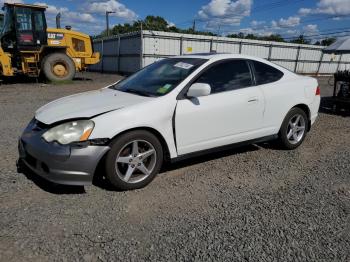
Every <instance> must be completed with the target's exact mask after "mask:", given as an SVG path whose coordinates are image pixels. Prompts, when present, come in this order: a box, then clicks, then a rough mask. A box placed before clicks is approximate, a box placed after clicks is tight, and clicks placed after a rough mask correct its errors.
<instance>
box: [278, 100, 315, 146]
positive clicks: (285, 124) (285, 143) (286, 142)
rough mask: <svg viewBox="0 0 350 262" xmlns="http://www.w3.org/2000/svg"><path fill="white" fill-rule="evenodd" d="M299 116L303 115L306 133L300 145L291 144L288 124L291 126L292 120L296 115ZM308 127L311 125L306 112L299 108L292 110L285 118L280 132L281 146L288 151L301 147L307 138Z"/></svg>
mask: <svg viewBox="0 0 350 262" xmlns="http://www.w3.org/2000/svg"><path fill="white" fill-rule="evenodd" d="M298 114H299V115H302V116H303V118H304V120H305V132H304V135H303V137H302V139H301V140H300V141H299V142H298V143H296V144H292V143H290V142H289V140H288V138H287V129H288V124H289V121H290V120H291V118H293V117H294V116H295V115H298ZM308 125H309V121H308V117H307V115H306V113H305V112H304V110H302V109H300V108H297V107H295V108H292V109H291V110H290V111H289V112H288V114H287V115H286V117H285V118H284V120H283V123H282V126H281V129H280V132H279V141H280V144H281V146H282V147H283V148H284V149H288V150H292V149H295V148H297V147H299V146H300V145H301V144H302V143H303V141H304V139H305V137H306V134H307V130H308Z"/></svg>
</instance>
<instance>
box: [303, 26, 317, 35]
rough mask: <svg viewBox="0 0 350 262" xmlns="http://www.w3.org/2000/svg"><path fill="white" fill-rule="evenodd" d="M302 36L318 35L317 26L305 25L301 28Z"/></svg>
mask: <svg viewBox="0 0 350 262" xmlns="http://www.w3.org/2000/svg"><path fill="white" fill-rule="evenodd" d="M303 31H304V35H306V36H307V35H316V34H318V32H319V31H318V27H317V25H306V26H304V27H303Z"/></svg>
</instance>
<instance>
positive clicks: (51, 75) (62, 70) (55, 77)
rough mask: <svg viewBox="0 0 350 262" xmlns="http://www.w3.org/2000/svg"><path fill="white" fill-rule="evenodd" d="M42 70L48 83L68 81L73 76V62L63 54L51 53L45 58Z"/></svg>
mask: <svg viewBox="0 0 350 262" xmlns="http://www.w3.org/2000/svg"><path fill="white" fill-rule="evenodd" d="M42 70H43V72H44V75H45V77H46V78H47V79H48V80H50V81H68V80H72V79H73V77H74V75H75V65H74V62H73V61H72V59H71V58H70V57H69V56H67V55H66V54H64V53H53V54H49V55H48V56H47V57H45V58H44V60H43V62H42Z"/></svg>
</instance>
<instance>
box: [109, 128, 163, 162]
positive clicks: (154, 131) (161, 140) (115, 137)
mask: <svg viewBox="0 0 350 262" xmlns="http://www.w3.org/2000/svg"><path fill="white" fill-rule="evenodd" d="M136 130H141V131H142V130H143V131H148V132H150V133H151V134H153V135H154V136H156V137H157V138H158V139H159V142H160V144H161V145H162V148H163V151H164V152H163V154H164V160H165V161H169V160H170V150H169V146H168V143H167V142H166V140H165V138H164V136H163V135H162V134H161V133H160V132H159V131H158V130H156V129H154V128H152V127H147V126H141V127H134V128H130V129H126V130H124V131H122V132H120V133H118V134H117V135H115V136H114V137H112V138H111V141H113V140H114V139H117V138H118V137H119V136H121V135H123V134H125V133H129V132H132V131H136Z"/></svg>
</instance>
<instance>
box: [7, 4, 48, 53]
mask: <svg viewBox="0 0 350 262" xmlns="http://www.w3.org/2000/svg"><path fill="white" fill-rule="evenodd" d="M45 9H46V7H45V6H35V5H24V4H10V3H5V4H4V7H3V11H4V20H3V26H2V30H1V47H2V48H3V50H4V51H6V52H10V53H13V52H15V51H17V50H18V51H37V50H39V49H40V48H41V47H42V46H43V45H47V32H46V29H47V24H46V19H45V13H44V12H45Z"/></svg>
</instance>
